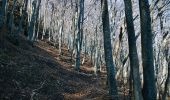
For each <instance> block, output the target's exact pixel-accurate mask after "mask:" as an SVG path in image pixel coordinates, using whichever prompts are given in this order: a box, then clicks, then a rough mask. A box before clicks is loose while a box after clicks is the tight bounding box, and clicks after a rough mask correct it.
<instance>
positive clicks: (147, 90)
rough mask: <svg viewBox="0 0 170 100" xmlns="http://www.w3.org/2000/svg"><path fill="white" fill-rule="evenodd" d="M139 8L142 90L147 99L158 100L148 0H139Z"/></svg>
mask: <svg viewBox="0 0 170 100" xmlns="http://www.w3.org/2000/svg"><path fill="white" fill-rule="evenodd" d="M139 9H140V24H141V44H142V62H143V77H144V85H143V91H142V92H143V97H144V99H145V100H156V85H155V76H154V64H153V45H152V30H151V17H150V10H149V2H148V0H139Z"/></svg>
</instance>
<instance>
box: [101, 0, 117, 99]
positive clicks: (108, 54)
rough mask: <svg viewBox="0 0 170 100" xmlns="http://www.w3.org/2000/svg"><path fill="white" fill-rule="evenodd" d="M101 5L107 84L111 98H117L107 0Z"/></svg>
mask: <svg viewBox="0 0 170 100" xmlns="http://www.w3.org/2000/svg"><path fill="white" fill-rule="evenodd" d="M101 4H102V5H101V7H102V23H103V39H104V53H105V62H106V68H107V77H108V85H109V94H110V96H111V99H114V100H117V99H118V92H117V85H116V79H115V69H114V68H115V66H114V64H113V55H112V46H111V37H110V25H109V12H108V3H107V0H101Z"/></svg>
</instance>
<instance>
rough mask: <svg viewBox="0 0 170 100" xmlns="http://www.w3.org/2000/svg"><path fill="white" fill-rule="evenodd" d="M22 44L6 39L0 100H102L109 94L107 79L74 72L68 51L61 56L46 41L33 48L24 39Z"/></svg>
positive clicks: (1, 52)
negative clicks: (105, 87) (105, 83)
mask: <svg viewBox="0 0 170 100" xmlns="http://www.w3.org/2000/svg"><path fill="white" fill-rule="evenodd" d="M19 42H20V44H19V45H18V46H16V45H14V44H12V43H11V42H9V40H7V39H5V44H4V45H5V47H4V48H3V49H2V48H1V50H0V99H1V100H63V99H66V100H75V99H77V100H84V99H90V100H91V99H94V100H95V99H96V100H100V99H103V98H104V97H106V96H107V95H108V91H107V90H105V89H104V87H103V86H104V85H103V83H104V82H105V77H104V78H102V77H100V78H98V77H96V76H95V75H93V74H87V73H83V72H76V71H74V69H73V67H72V62H71V61H70V60H69V58H68V55H67V52H65V54H63V56H59V55H58V50H57V49H55V48H54V47H52V46H49V44H47V43H46V42H43V41H39V42H37V43H35V45H34V46H32V45H30V44H29V43H28V42H27V41H26V39H24V37H22V38H21V39H20V40H19ZM64 55H65V56H64ZM100 80H103V81H100ZM102 82H103V83H102Z"/></svg>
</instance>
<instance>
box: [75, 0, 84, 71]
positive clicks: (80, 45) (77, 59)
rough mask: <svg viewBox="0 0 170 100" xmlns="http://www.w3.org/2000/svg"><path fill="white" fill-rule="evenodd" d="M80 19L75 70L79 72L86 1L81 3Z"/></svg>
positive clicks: (81, 0) (82, 0)
mask: <svg viewBox="0 0 170 100" xmlns="http://www.w3.org/2000/svg"><path fill="white" fill-rule="evenodd" d="M79 6H80V7H79V8H80V9H79V11H80V12H79V18H78V33H77V39H76V64H75V69H76V70H77V71H79V70H80V64H81V60H80V54H81V47H82V41H83V22H84V0H80V1H79Z"/></svg>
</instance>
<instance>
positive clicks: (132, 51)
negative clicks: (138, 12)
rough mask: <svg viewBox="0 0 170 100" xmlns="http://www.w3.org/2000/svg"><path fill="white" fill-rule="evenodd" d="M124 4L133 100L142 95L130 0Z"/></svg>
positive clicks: (139, 98) (137, 99) (139, 99)
mask: <svg viewBox="0 0 170 100" xmlns="http://www.w3.org/2000/svg"><path fill="white" fill-rule="evenodd" d="M124 4H125V16H126V23H127V32H128V43H129V57H130V66H131V70H132V71H131V72H132V75H133V89H134V91H133V94H134V97H135V98H134V99H135V100H142V99H143V97H142V91H141V82H140V74H139V60H138V54H137V48H136V39H135V30H134V24H133V13H132V2H131V0H124Z"/></svg>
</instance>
